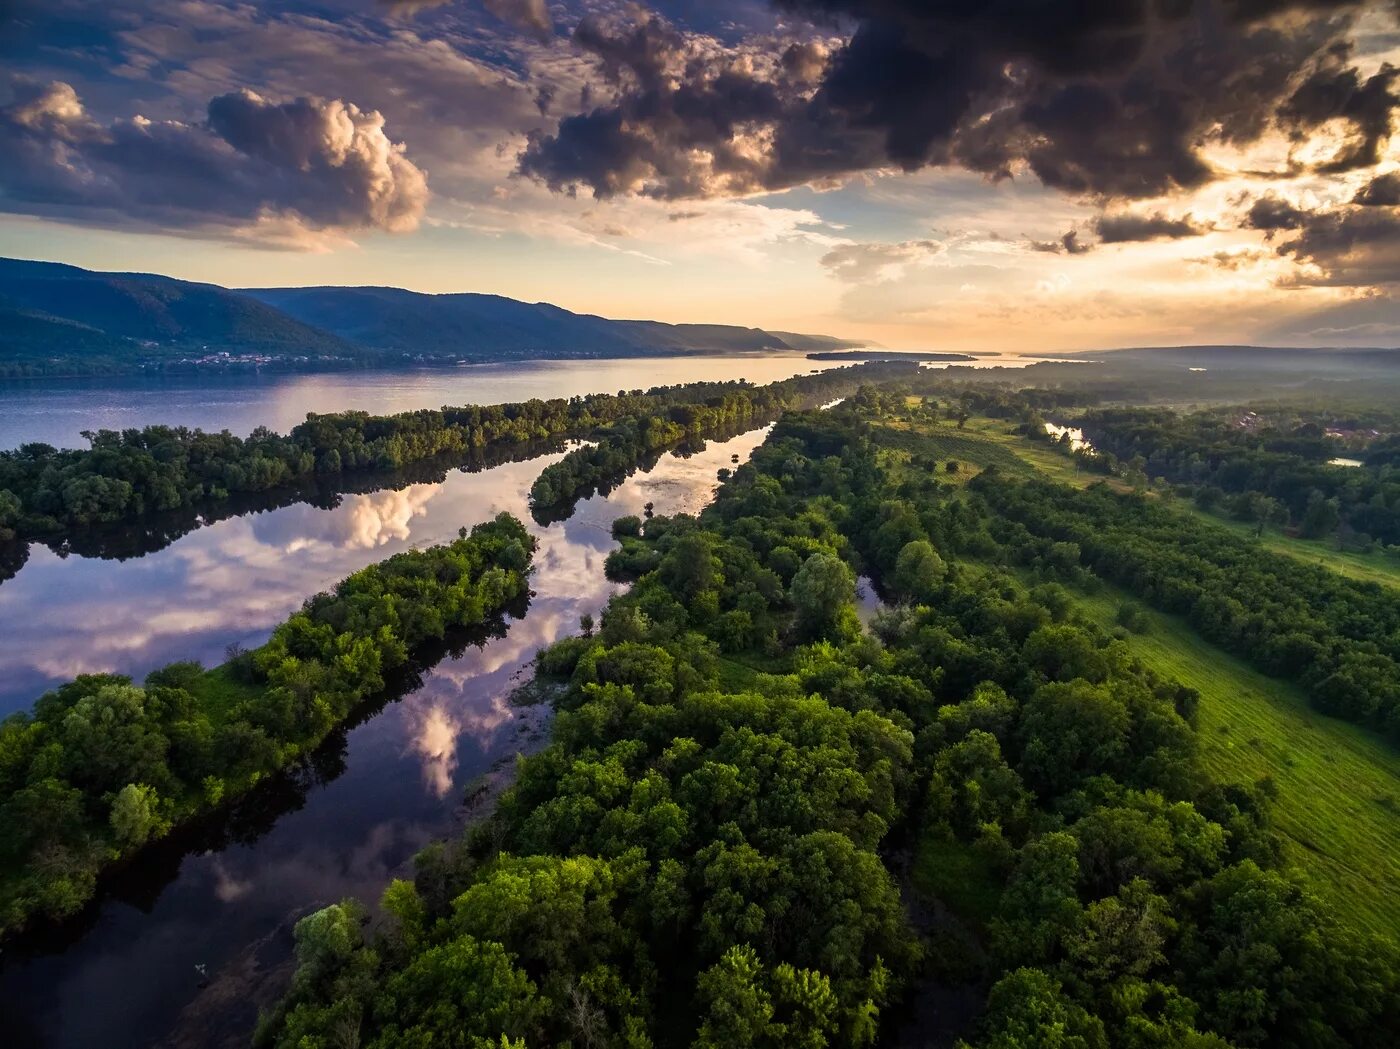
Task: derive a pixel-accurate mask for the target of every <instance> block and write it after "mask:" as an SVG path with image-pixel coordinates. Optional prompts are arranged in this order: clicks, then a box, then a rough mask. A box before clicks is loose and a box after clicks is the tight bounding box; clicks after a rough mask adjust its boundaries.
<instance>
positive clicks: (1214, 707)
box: [1077, 586, 1400, 940]
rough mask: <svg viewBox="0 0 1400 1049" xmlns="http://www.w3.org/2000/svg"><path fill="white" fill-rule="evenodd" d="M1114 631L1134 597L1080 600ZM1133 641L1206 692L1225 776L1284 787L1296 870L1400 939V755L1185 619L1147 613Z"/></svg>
mask: <svg viewBox="0 0 1400 1049" xmlns="http://www.w3.org/2000/svg"><path fill="white" fill-rule="evenodd" d="M1077 596H1078V598H1079V601H1078V604H1079V607H1080V608H1081V609H1082V611H1083V612H1084V613H1085V614H1086V615H1087V616H1088V617H1089V618H1090V619H1092V620H1094V621H1095V622H1096V623H1098V624H1099V625H1100V626H1102V627H1104V628H1105V629H1112V627H1113V626H1114V616H1115V614H1116V613H1117V610H1118V606H1119V604H1120V603H1121V602H1122V601H1123V600H1124V599H1125V598H1126V597H1127V595H1126V593H1125V592H1123V591H1120V590H1117V589H1116V588H1113V587H1107V586H1106V587H1105V588H1104V590H1103V591H1102V592H1101V593H1097V594H1093V595H1083V594H1080V595H1077ZM1144 611H1145V612H1146V615H1147V617H1148V619H1149V620H1150V623H1151V627H1150V629H1149V630H1148V631H1147V632H1145V633H1143V634H1135V635H1133V636H1132V637H1131V638H1130V640H1129V641H1128V644H1129V646H1130V647H1131V649H1132V651H1133V652H1134V653H1135V654H1136V655H1137V656H1138V657H1139V658H1141V659H1142V660H1143V661H1144V662H1145V663H1147V664H1148V665H1149V666H1151V667H1152V668H1153V669H1155V670H1156V671H1157V672H1158V673H1161V674H1163V675H1164V676H1168V677H1172V678H1175V679H1176V680H1179V681H1181V682H1182V683H1184V684H1187V685H1190V686H1191V687H1192V688H1195V689H1196V690H1198V691H1199V692H1200V693H1201V703H1200V712H1199V724H1198V729H1199V733H1198V734H1199V737H1200V744H1201V757H1202V760H1203V761H1204V763H1205V766H1206V768H1207V769H1208V770H1209V771H1210V772H1211V774H1212V775H1214V776H1215V777H1216V778H1217V779H1221V780H1226V781H1234V782H1251V781H1254V780H1257V779H1260V778H1261V777H1264V776H1271V777H1273V780H1274V782H1275V783H1276V784H1277V785H1278V800H1277V802H1276V803H1275V808H1274V819H1275V827H1276V829H1277V830H1278V832H1279V833H1280V835H1281V836H1282V837H1283V839H1284V846H1285V855H1286V858H1287V862H1288V863H1289V864H1290V865H1293V866H1296V867H1298V868H1299V869H1301V870H1302V871H1303V872H1304V873H1305V874H1306V875H1307V877H1308V879H1309V881H1310V883H1311V884H1312V887H1313V889H1314V890H1315V891H1316V892H1317V893H1318V895H1320V896H1322V897H1324V898H1326V899H1328V900H1329V901H1330V902H1331V903H1332V905H1333V906H1334V907H1335V908H1336V909H1337V911H1338V913H1339V914H1341V915H1342V916H1343V917H1345V918H1347V919H1348V920H1350V921H1351V922H1352V923H1353V924H1355V925H1357V926H1360V927H1363V928H1366V929H1369V930H1371V931H1374V932H1379V933H1384V934H1386V935H1389V936H1392V937H1394V938H1396V939H1397V940H1400V760H1397V759H1400V755H1397V753H1396V750H1395V748H1394V747H1392V746H1391V745H1389V744H1387V743H1385V742H1384V741H1382V740H1380V739H1377V738H1375V737H1374V736H1373V735H1372V734H1371V733H1369V732H1367V731H1366V730H1365V729H1362V728H1361V727H1359V726H1357V725H1351V724H1348V723H1347V722H1344V721H1339V720H1337V719H1335V718H1329V717H1326V716H1324V715H1322V714H1318V713H1316V712H1314V711H1313V710H1312V709H1311V708H1310V707H1309V706H1308V704H1307V701H1306V699H1305V698H1304V696H1303V694H1302V692H1301V690H1300V689H1298V688H1296V687H1294V686H1293V685H1290V684H1288V683H1286V682H1281V681H1276V680H1274V679H1272V678H1269V677H1265V676H1264V675H1263V674H1260V673H1258V672H1256V671H1254V670H1252V669H1251V668H1250V667H1248V666H1246V665H1245V664H1244V663H1242V662H1241V661H1239V660H1237V659H1235V658H1233V657H1232V656H1229V655H1227V654H1226V653H1224V652H1221V651H1220V650H1218V649H1216V648H1213V647H1212V646H1209V645H1207V644H1206V643H1205V642H1203V641H1202V640H1201V639H1200V638H1199V637H1197V636H1196V634H1195V633H1194V632H1193V631H1192V630H1191V628H1190V627H1189V626H1187V625H1186V624H1185V623H1184V622H1182V621H1181V620H1179V619H1176V618H1174V617H1171V616H1165V615H1162V614H1160V613H1158V612H1155V611H1152V610H1151V609H1146V608H1145V609H1144Z"/></svg>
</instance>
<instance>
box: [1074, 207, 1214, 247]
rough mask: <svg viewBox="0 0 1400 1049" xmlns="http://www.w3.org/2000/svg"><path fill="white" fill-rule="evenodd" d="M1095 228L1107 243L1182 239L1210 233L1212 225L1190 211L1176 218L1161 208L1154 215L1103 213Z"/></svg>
mask: <svg viewBox="0 0 1400 1049" xmlns="http://www.w3.org/2000/svg"><path fill="white" fill-rule="evenodd" d="M1094 231H1095V232H1096V233H1097V234H1098V235H1099V240H1100V241H1102V242H1103V243H1104V244H1125V243H1130V242H1132V241H1140V240H1181V239H1182V238H1184V237H1199V236H1200V235H1201V234H1203V233H1209V232H1210V227H1209V226H1208V225H1204V224H1202V223H1199V222H1196V221H1195V219H1193V218H1192V217H1191V216H1190V215H1189V214H1188V215H1183V216H1181V217H1180V218H1172V217H1171V216H1170V215H1164V214H1163V213H1162V212H1160V211H1155V212H1153V213H1152V214H1150V215H1135V214H1132V213H1131V212H1124V213H1123V214H1119V215H1100V216H1099V217H1098V218H1097V219H1095V220H1094Z"/></svg>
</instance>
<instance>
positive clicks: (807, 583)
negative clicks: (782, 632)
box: [789, 553, 856, 638]
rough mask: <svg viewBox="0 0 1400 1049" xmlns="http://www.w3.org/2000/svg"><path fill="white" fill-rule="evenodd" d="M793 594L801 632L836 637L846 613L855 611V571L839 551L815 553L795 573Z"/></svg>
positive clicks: (809, 636) (797, 624) (798, 627)
mask: <svg viewBox="0 0 1400 1049" xmlns="http://www.w3.org/2000/svg"><path fill="white" fill-rule="evenodd" d="M789 594H790V595H791V597H792V603H793V607H794V608H795V609H796V611H797V617H796V624H795V625H796V627H797V631H798V633H799V635H801V636H802V637H805V638H819V637H832V636H835V635H837V634H838V633H840V632H841V628H842V627H843V625H844V624H843V619H845V618H846V614H847V613H851V614H854V606H855V599H856V577H855V573H854V572H852V571H851V569H850V566H849V565H847V564H846V562H845V561H842V560H841V558H839V557H837V556H836V555H835V554H824V553H819V554H813V555H812V556H811V557H809V558H807V560H805V561H803V562H802V567H801V568H799V569H798V570H797V574H796V575H795V576H793V578H792V586H791V587H790V588H789Z"/></svg>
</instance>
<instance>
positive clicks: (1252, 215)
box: [1244, 193, 1308, 234]
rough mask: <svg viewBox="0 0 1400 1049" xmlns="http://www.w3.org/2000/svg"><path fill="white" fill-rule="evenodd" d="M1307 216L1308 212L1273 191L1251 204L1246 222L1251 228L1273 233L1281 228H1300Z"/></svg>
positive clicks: (1246, 215)
mask: <svg viewBox="0 0 1400 1049" xmlns="http://www.w3.org/2000/svg"><path fill="white" fill-rule="evenodd" d="M1307 217H1308V215H1307V212H1305V211H1303V210H1302V209H1301V208H1297V207H1294V206H1293V205H1292V204H1290V203H1288V201H1286V200H1284V199H1283V198H1282V197H1278V196H1275V195H1274V194H1272V193H1271V194H1268V195H1267V196H1263V197H1260V198H1259V199H1258V200H1256V201H1255V202H1254V203H1253V204H1251V205H1250V207H1249V210H1248V211H1247V212H1245V216H1244V224H1245V226H1246V227H1247V228H1249V229H1259V230H1263V231H1264V232H1266V233H1269V234H1273V233H1276V232H1278V231H1279V230H1288V229H1298V228H1300V227H1301V226H1302V225H1303V223H1304V222H1305V221H1306V220H1307Z"/></svg>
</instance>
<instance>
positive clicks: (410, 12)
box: [380, 0, 554, 37]
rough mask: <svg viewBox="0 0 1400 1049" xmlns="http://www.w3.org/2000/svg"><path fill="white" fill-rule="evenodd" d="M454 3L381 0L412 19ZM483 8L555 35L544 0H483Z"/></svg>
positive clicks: (534, 30)
mask: <svg viewBox="0 0 1400 1049" xmlns="http://www.w3.org/2000/svg"><path fill="white" fill-rule="evenodd" d="M452 2H453V0H380V3H382V4H383V5H384V6H385V7H387V8H389V9H390V10H391V11H393V12H394V13H395V14H400V15H403V16H405V17H408V18H412V17H413V16H414V15H416V14H418V13H419V12H420V11H429V10H431V9H433V8H435V7H446V6H447V5H448V4H450V3H452ZM481 6H482V7H484V8H486V10H488V11H490V12H491V13H492V14H493V15H495V16H496V17H497V18H499V19H500V20H501V21H503V22H509V23H510V24H511V25H514V26H516V27H518V28H520V29H524V30H526V31H527V32H530V33H533V34H535V35H536V36H540V37H546V36H551V35H553V33H554V19H552V18H551V17H550V15H549V5H548V4H546V3H545V0H482V5H481Z"/></svg>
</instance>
